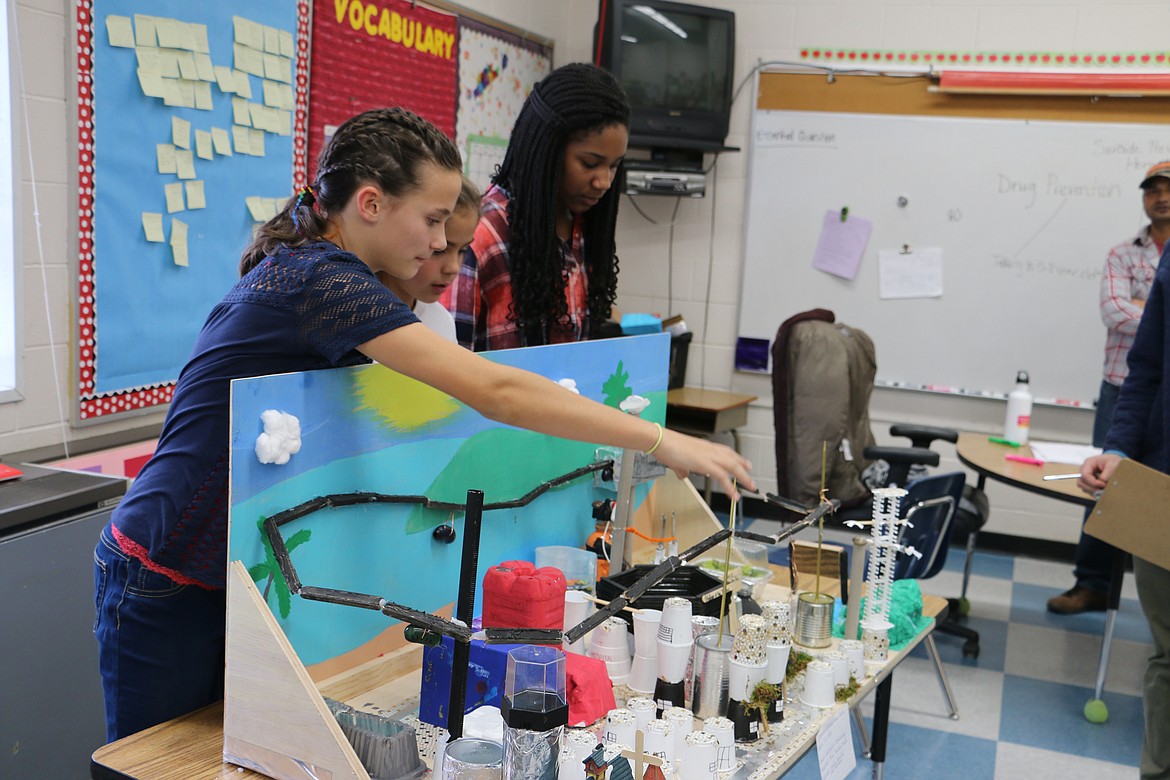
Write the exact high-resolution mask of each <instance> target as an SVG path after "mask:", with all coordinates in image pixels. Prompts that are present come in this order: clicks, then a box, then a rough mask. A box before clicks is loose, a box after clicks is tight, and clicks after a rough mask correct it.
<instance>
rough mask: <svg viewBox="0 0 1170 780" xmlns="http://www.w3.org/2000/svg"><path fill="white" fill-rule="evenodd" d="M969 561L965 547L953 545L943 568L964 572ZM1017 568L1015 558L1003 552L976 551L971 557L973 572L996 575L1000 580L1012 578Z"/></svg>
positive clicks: (981, 574)
mask: <svg viewBox="0 0 1170 780" xmlns="http://www.w3.org/2000/svg"><path fill="white" fill-rule="evenodd" d="M966 562H967V550H966V549H965V548H964V547H954V546H952V547H951V548H950V549H949V550H948V552H947V561H946V563H945V564H944V565H943V568H944V569H946V570H947V571H953V572H959V573H960V574H961V573H962V572H963V566H964V565H966ZM1014 570H1015V559H1014V558H1013V557H1012V556H1010V555H1004V554H1002V553H993V552H983V551H980V550H976V551H975V555H974V557H973V558H972V559H971V574H972V575H973V576H975V575H978V576H980V577H994V578H995V579H999V580H1010V579H1011V578H1012V574H1013V573H1014Z"/></svg>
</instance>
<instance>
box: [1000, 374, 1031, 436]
mask: <svg viewBox="0 0 1170 780" xmlns="http://www.w3.org/2000/svg"><path fill="white" fill-rule="evenodd" d="M1031 429H1032V391H1031V390H1030V389H1029V388H1028V372H1027V371H1019V372H1017V373H1016V386H1015V388H1014V389H1013V390H1012V391H1011V392H1010V393H1008V401H1007V414H1006V416H1005V417H1004V421H1003V437H1004V438H1005V439H1007V440H1008V441H1014V442H1015V443H1016V444H1027V443H1028V433H1029V431H1031Z"/></svg>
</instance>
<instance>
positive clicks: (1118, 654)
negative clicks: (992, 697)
mask: <svg viewBox="0 0 1170 780" xmlns="http://www.w3.org/2000/svg"><path fill="white" fill-rule="evenodd" d="M1109 647H1110V649H1109V669H1108V671H1107V672H1106V675H1105V690H1106V691H1107V692H1113V693H1123V694H1128V695H1132V696H1141V692H1142V675H1143V673H1144V672H1145V668H1146V658H1147V657H1148V656H1149V654H1150V651H1151V647H1150V645H1148V644H1144V643H1139V642H1131V641H1127V640H1124V639H1117V638H1116V637H1114V639H1113V642H1112V643H1111V644H1110V646H1109ZM1100 653H1101V637H1100V636H1099V635H1092V634H1081V633H1077V632H1073V631H1061V630H1059V629H1054V628H1047V627H1044V626H1032V625H1027V624H1025V623H1012V624H1010V625H1009V626H1008V636H1007V651H1006V653H1005V656H1004V671H1005V672H1006V673H1007V674H1015V675H1019V676H1021V677H1031V678H1034V679H1037V680H1045V681H1047V682H1055V683H1066V684H1068V685H1077V686H1081V687H1084V688H1095V687H1096V684H1097V661H1098V658H1099V657H1100Z"/></svg>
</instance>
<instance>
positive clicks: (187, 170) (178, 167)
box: [175, 149, 195, 179]
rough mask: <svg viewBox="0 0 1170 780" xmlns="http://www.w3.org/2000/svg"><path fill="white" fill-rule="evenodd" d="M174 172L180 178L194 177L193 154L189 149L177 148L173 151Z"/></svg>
mask: <svg viewBox="0 0 1170 780" xmlns="http://www.w3.org/2000/svg"><path fill="white" fill-rule="evenodd" d="M175 173H177V174H178V175H179V178H180V179H194V178H195V155H193V154H192V153H191V151H190V150H189V149H179V150H178V151H176V152H175Z"/></svg>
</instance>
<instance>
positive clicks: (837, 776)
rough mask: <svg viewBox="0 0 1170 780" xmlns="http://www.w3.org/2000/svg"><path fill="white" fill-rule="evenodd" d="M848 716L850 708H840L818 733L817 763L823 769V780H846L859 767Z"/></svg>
mask: <svg viewBox="0 0 1170 780" xmlns="http://www.w3.org/2000/svg"><path fill="white" fill-rule="evenodd" d="M848 716H849V708H848V707H840V708H838V710H837V711H836V712H834V713H833V714H832V715H830V716H829V717H828V718H827V719H826V720H825V722H824V724H823V725H822V726H821V728H820V731H818V732H817V762H818V763H819V764H820V767H821V780H844V778H846V777H848V776H849V773H850V772H852V771H853V770H854V768H855V767H856V766H857V757H856V756H855V755H854V754H853V732H852V731H850V730H849V717H848Z"/></svg>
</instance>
